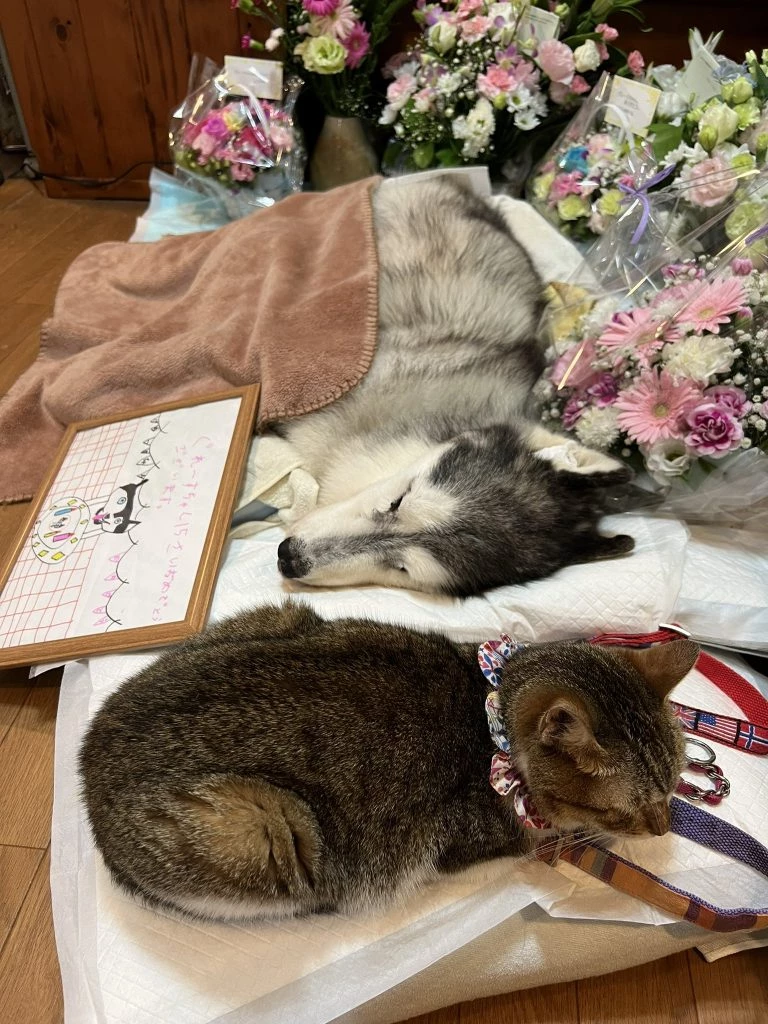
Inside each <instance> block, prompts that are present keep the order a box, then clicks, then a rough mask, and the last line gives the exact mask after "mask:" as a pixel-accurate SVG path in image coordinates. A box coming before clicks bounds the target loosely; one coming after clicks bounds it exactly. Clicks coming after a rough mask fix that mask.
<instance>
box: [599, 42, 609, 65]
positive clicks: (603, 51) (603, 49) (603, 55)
mask: <svg viewBox="0 0 768 1024" xmlns="http://www.w3.org/2000/svg"><path fill="white" fill-rule="evenodd" d="M597 53H598V56H599V57H600V60H601V62H604V61H606V60H608V58H609V57H610V53H608V47H607V46H606V45H605V43H598V44H597Z"/></svg>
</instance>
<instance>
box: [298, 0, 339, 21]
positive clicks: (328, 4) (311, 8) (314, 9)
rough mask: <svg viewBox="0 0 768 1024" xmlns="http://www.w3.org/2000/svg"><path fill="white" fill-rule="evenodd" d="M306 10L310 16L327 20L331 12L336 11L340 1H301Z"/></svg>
mask: <svg viewBox="0 0 768 1024" xmlns="http://www.w3.org/2000/svg"><path fill="white" fill-rule="evenodd" d="M301 2H302V6H303V7H304V10H305V11H307V13H308V14H316V15H318V16H319V17H321V18H325V17H326V16H327V15H328V14H330V13H331V11H335V10H336V8H337V7H338V6H339V3H340V0H301Z"/></svg>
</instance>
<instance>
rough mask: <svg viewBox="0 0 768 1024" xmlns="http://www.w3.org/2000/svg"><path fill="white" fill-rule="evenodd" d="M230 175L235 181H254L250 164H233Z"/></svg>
mask: <svg viewBox="0 0 768 1024" xmlns="http://www.w3.org/2000/svg"><path fill="white" fill-rule="evenodd" d="M229 173H230V174H231V175H232V178H233V180H234V181H253V178H254V173H253V168H252V167H250V166H249V165H248V164H232V166H231V167H230V168H229Z"/></svg>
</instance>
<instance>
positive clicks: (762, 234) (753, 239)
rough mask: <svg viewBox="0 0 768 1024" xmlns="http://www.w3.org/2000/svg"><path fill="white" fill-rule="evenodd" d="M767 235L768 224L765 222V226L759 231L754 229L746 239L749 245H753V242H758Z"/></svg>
mask: <svg viewBox="0 0 768 1024" xmlns="http://www.w3.org/2000/svg"><path fill="white" fill-rule="evenodd" d="M766 235H768V224H763V226H762V227H761V228H758V229H757V231H753V232H752V234H751V235H747V237H746V238H745V239H744V241H745V242H746V244H747V245H752V243H753V242H756V241H757V240H758V239H759V238H765V236H766Z"/></svg>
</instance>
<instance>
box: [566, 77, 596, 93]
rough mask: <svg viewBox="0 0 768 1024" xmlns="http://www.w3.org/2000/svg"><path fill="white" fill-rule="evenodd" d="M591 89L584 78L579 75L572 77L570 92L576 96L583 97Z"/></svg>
mask: <svg viewBox="0 0 768 1024" xmlns="http://www.w3.org/2000/svg"><path fill="white" fill-rule="evenodd" d="M591 88H592V87H591V86H590V84H589V82H588V81H587V80H586V78H582V77H581V75H574V76H573V81H572V82H571V92H575V93H576V95H577V96H581V95H583V94H584V93H585V92H589V90H590V89H591Z"/></svg>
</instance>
